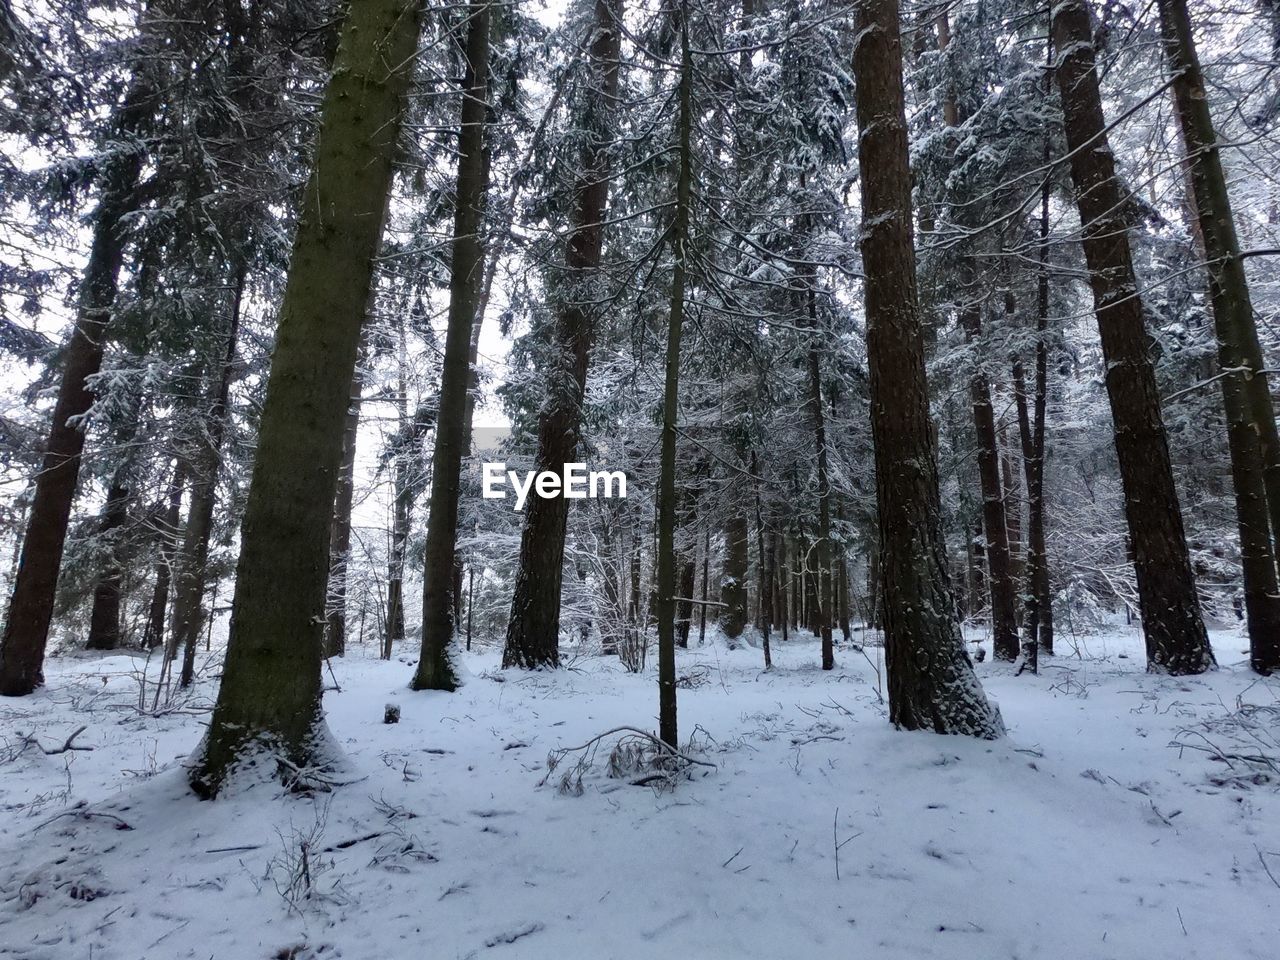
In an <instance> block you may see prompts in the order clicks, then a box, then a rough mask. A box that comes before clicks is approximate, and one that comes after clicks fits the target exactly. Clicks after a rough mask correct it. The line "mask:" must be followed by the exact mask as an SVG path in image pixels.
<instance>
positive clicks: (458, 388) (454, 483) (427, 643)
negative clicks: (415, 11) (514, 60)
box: [409, 0, 490, 690]
mask: <svg viewBox="0 0 1280 960" xmlns="http://www.w3.org/2000/svg"><path fill="white" fill-rule="evenodd" d="M470 10H471V16H470V18H469V20H468V26H467V36H466V44H465V52H466V61H467V67H466V74H465V77H464V79H463V84H462V87H463V91H464V97H463V100H462V113H461V117H460V121H459V125H458V178H457V188H456V190H455V193H456V201H455V203H456V206H455V209H454V219H453V262H452V269H451V271H450V277H449V320H448V332H447V333H446V335H445V348H444V369H443V374H442V376H441V380H440V408H439V414H438V417H437V420H436V446H435V450H434V452H433V454H432V459H431V501H430V514H429V516H428V518H427V543H426V551H425V569H426V576H425V581H424V584H423V591H422V654H421V656H420V657H419V658H418V669H417V671H416V672H415V673H414V675H413V680H412V681H411V682H410V684H409V686H410V687H412V688H413V689H414V690H455V689H457V686H458V678H457V674H456V673H455V672H454V668H453V664H452V663H451V662H450V652H451V647H452V646H453V639H454V627H455V624H454V610H455V607H456V604H455V603H454V597H453V590H454V587H453V584H454V554H455V551H456V547H457V537H458V495H459V490H460V486H461V473H462V458H463V456H464V454H465V453H466V451H465V450H463V443H464V442H465V441H466V437H465V436H464V433H465V431H466V423H465V419H466V410H467V392H468V390H467V388H468V385H469V382H470V379H471V371H470V368H469V364H468V358H469V354H470V347H471V329H472V326H473V325H474V323H475V317H476V307H477V301H478V299H479V293H480V283H481V280H482V279H483V276H482V274H483V273H484V247H483V244H482V243H481V237H480V227H481V223H482V220H483V213H484V202H485V194H486V193H487V192H488V189H489V164H488V159H487V154H486V151H485V147H484V132H485V117H486V114H487V110H488V106H487V99H488V89H489V21H490V5H489V3H488V2H487V0H486V2H481V3H475V4H472V5H471V7H470Z"/></svg>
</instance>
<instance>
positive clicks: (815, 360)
mask: <svg viewBox="0 0 1280 960" xmlns="http://www.w3.org/2000/svg"><path fill="white" fill-rule="evenodd" d="M802 185H803V181H802ZM807 280H808V289H807V290H806V291H805V299H806V301H807V306H808V316H809V331H810V333H809V358H808V359H809V415H810V417H811V418H812V423H813V443H814V448H815V450H816V452H817V471H818V540H817V543H815V544H814V551H813V555H814V558H815V561H816V563H817V566H818V569H817V571H816V572H815V581H816V582H815V584H814V587H815V590H816V594H817V596H816V599H817V603H816V604H815V605H814V617H815V619H816V622H817V626H818V633H819V636H821V638H822V669H823V670H833V669H835V665H836V656H835V646H834V644H833V642H832V636H831V590H832V587H831V479H830V476H829V475H828V469H827V426H826V422H825V420H824V418H823V412H822V353H821V349H822V348H821V344H820V343H819V334H818V299H817V297H818V295H817V291H816V290H815V289H814V287H815V286H816V284H817V276H816V275H815V273H814V272H813V271H810V272H809V275H808V278H807ZM805 566H806V567H807V566H808V563H807V562H806V564H805Z"/></svg>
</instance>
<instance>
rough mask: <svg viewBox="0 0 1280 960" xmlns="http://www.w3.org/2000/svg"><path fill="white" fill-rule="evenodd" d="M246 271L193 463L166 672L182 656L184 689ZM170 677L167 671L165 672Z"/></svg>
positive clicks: (190, 673) (239, 279)
mask: <svg viewBox="0 0 1280 960" xmlns="http://www.w3.org/2000/svg"><path fill="white" fill-rule="evenodd" d="M245 273H246V271H245V268H244V266H243V265H241V266H239V267H237V270H236V279H235V294H234V297H233V299H232V303H231V313H230V318H229V321H228V324H227V340H226V348H225V351H224V353H223V358H222V366H221V369H220V370H219V372H218V383H217V386H216V387H215V388H214V390H213V395H212V397H211V399H210V403H209V410H208V413H207V414H206V416H205V424H206V427H205V429H206V433H205V436H203V437H201V438H199V439H197V441H196V449H195V450H194V451H193V452H192V454H191V456H190V461H191V504H190V507H189V508H188V512H187V526H186V530H185V531H184V532H183V538H182V552H181V553H180V554H179V557H178V573H177V586H176V591H175V595H174V601H173V634H172V636H171V637H170V639H169V644H168V645H167V646H166V647H165V667H168V666H169V665H170V664H171V663H172V662H173V660H174V658H175V657H176V656H177V652H178V650H179V649H181V650H182V675H181V685H182V686H183V687H188V686H190V685H191V682H192V680H193V679H194V678H195V662H196V644H197V642H198V641H199V638H200V628H201V626H202V623H203V620H204V593H205V587H206V586H207V585H208V569H207V568H208V564H209V538H210V537H211V536H212V534H213V508H214V506H215V504H216V501H217V494H218V477H219V475H220V474H221V472H222V441H223V437H224V436H225V435H226V430H227V419H228V417H229V416H230V409H229V405H228V400H229V398H230V396H231V380H232V378H233V376H234V375H235V359H236V341H237V340H238V339H239V335H240V309H241V306H242V304H243V302H244V285H245ZM161 676H162V677H163V676H164V669H163V668H162V670H161Z"/></svg>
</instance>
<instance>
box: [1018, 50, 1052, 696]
mask: <svg viewBox="0 0 1280 960" xmlns="http://www.w3.org/2000/svg"><path fill="white" fill-rule="evenodd" d="M1045 59H1046V60H1047V61H1048V66H1050V67H1051V66H1052V63H1053V44H1052V42H1051V41H1050V42H1046V44H1045ZM1050 73H1051V71H1049V70H1046V73H1045V81H1044V82H1045V93H1046V94H1047V93H1048V89H1049V85H1050V84H1051V83H1052V82H1053V81H1052V78H1051V76H1050ZM1042 140H1043V142H1042V145H1041V159H1042V160H1043V162H1044V164H1045V165H1048V163H1049V154H1050V137H1049V128H1048V125H1047V124H1046V126H1045V130H1044V135H1043V137H1042ZM1051 188H1052V184H1051V183H1050V182H1049V181H1048V180H1047V179H1046V180H1045V183H1044V185H1043V186H1042V187H1041V189H1040V245H1039V250H1038V251H1037V253H1036V258H1037V271H1036V274H1037V275H1036V357H1035V364H1036V382H1035V397H1034V420H1032V418H1031V417H1030V416H1029V414H1028V412H1027V409H1026V406H1027V404H1026V395H1025V391H1024V390H1023V388H1022V378H1021V373H1020V370H1021V368H1020V366H1018V365H1017V364H1015V368H1014V379H1015V383H1016V385H1017V386H1016V389H1017V395H1018V399H1019V407H1018V426H1019V430H1020V431H1021V434H1022V458H1023V463H1024V464H1025V470H1026V474H1027V526H1028V530H1027V587H1026V590H1025V592H1024V596H1025V599H1024V603H1023V611H1024V614H1025V617H1026V641H1025V644H1024V650H1025V656H1026V657H1027V660H1028V662H1029V663H1030V665H1031V669H1032V671H1033V672H1036V671H1038V670H1039V662H1040V661H1039V655H1040V653H1045V654H1048V655H1050V656H1052V655H1053V595H1052V593H1051V591H1050V588H1049V553H1048V550H1047V548H1046V545H1045V535H1044V514H1045V495H1044V466H1045V412H1046V410H1047V407H1048V399H1049V343H1048V328H1049V199H1050V193H1051Z"/></svg>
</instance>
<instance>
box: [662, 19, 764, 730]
mask: <svg viewBox="0 0 1280 960" xmlns="http://www.w3.org/2000/svg"><path fill="white" fill-rule="evenodd" d="M692 88H693V55H692V53H691V52H690V50H689V10H688V4H687V3H686V2H685V0H682V2H681V7H680V93H679V97H680V115H679V121H678V129H679V144H678V151H677V156H678V163H679V172H678V174H677V179H676V203H675V216H674V220H673V222H672V224H671V232H670V235H669V239H670V243H671V252H672V258H673V261H674V262H673V268H672V274H671V309H670V314H669V317H668V321H667V362H666V382H665V385H664V389H663V398H662V463H661V467H660V470H659V479H658V576H657V580H658V582H657V585H656V593H657V600H658V603H657V606H658V610H657V613H658V735H659V736H660V737H661V738H662V742H663V743H665V744H667V746H669V747H671V748H672V749H678V748H679V745H680V741H679V737H678V728H677V723H676V644H675V614H676V610H675V589H676V550H675V531H676V417H677V415H678V413H679V401H680V335H681V333H682V332H683V328H684V296H685V278H686V269H687V265H686V262H685V261H686V257H687V256H688V244H689V207H690V206H691V203H692V193H693V147H692V131H693V89H692ZM744 525H745V524H744ZM744 532H745V531H744ZM745 572H746V571H745V570H744V571H743V573H744V574H745ZM741 613H742V617H743V620H744V621H745V618H746V610H745V606H744V608H743V609H742V611H741Z"/></svg>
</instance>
